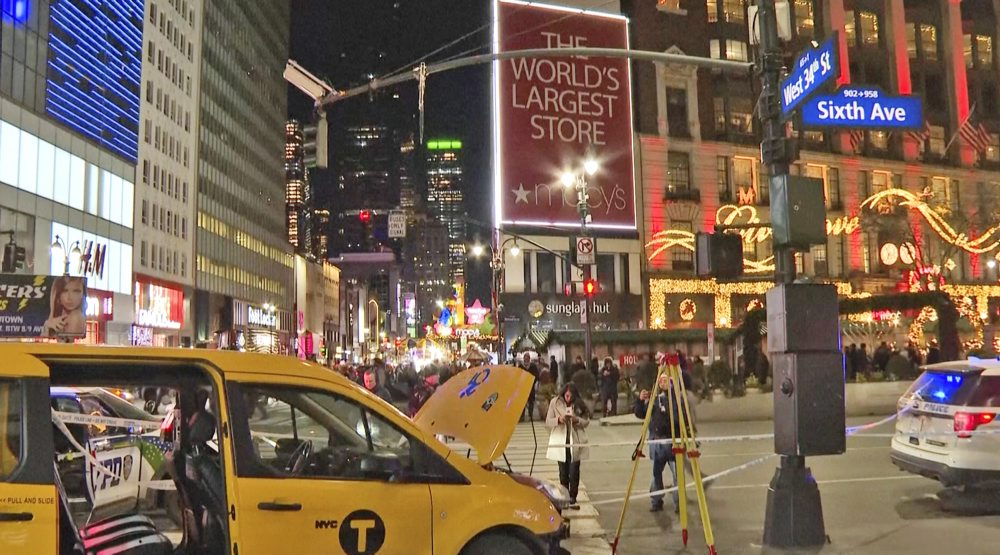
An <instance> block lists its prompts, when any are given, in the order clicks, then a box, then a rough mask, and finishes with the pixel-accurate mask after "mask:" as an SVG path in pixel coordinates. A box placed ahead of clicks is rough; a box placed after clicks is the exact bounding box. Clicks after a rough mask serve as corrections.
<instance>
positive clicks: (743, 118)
mask: <svg viewBox="0 0 1000 555" xmlns="http://www.w3.org/2000/svg"><path fill="white" fill-rule="evenodd" d="M729 125H730V129H731V130H732V131H733V132H734V133H741V134H744V135H753V100H751V99H750V98H748V97H730V98H729Z"/></svg>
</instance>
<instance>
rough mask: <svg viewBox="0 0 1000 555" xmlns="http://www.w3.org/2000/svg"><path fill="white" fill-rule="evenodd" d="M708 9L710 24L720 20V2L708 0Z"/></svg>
mask: <svg viewBox="0 0 1000 555" xmlns="http://www.w3.org/2000/svg"><path fill="white" fill-rule="evenodd" d="M707 2H708V3H707V5H706V7H707V8H708V22H709V23H715V22H716V21H718V20H719V1H718V0H707Z"/></svg>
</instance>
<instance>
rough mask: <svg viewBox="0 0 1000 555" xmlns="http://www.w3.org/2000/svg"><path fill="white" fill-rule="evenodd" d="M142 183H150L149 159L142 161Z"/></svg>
mask: <svg viewBox="0 0 1000 555" xmlns="http://www.w3.org/2000/svg"><path fill="white" fill-rule="evenodd" d="M147 142H148V141H147ZM142 184H143V185H149V160H143V161H142Z"/></svg>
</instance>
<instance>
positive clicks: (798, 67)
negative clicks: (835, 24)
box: [781, 33, 838, 118]
mask: <svg viewBox="0 0 1000 555" xmlns="http://www.w3.org/2000/svg"><path fill="white" fill-rule="evenodd" d="M836 38H837V35H836V33H834V35H833V36H832V37H830V38H828V39H826V42H824V43H823V44H821V45H820V46H819V48H814V49H809V50H806V51H805V52H803V53H802V55H801V56H799V59H798V60H796V62H795V65H794V66H793V67H792V71H791V72H790V73H789V74H788V77H786V78H785V80H784V81H782V82H781V115H782V116H784V117H786V118H787V117H788V115H789V114H790V113H791V112H792V110H794V109H795V108H796V106H798V105H799V104H801V103H802V101H804V100H805V99H807V98H809V95H811V94H812V93H814V92H816V91H817V90H819V88H820V87H822V86H823V85H825V84H826V82H827V81H829V80H830V79H832V78H833V77H835V76H836V75H837V73H838V70H837V41H836Z"/></svg>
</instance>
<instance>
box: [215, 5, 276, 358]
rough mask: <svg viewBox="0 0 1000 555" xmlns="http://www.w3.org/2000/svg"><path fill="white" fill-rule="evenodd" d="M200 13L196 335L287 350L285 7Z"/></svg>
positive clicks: (223, 7) (219, 7)
mask: <svg viewBox="0 0 1000 555" xmlns="http://www.w3.org/2000/svg"><path fill="white" fill-rule="evenodd" d="M203 18H204V24H203V26H202V31H201V35H200V39H201V44H202V51H203V56H202V61H201V66H200V67H201V69H200V71H201V86H200V95H199V100H200V105H199V114H198V119H199V143H198V156H197V161H198V201H197V202H198V215H197V227H198V232H197V235H196V241H197V258H196V265H195V271H196V284H197V293H196V295H197V299H196V303H195V307H196V313H197V314H196V326H197V329H196V333H197V336H198V340H199V341H205V342H209V343H213V342H214V343H215V344H216V345H218V346H219V347H227V348H240V343H241V342H242V343H243V345H244V347H243V348H246V341H248V338H252V337H258V336H259V337H260V338H262V340H266V342H267V345H264V344H262V343H260V342H258V343H257V344H256V345H255V348H257V349H263V350H271V351H273V352H288V351H289V350H290V346H291V336H292V332H293V329H292V324H293V322H292V320H293V314H292V304H293V302H294V299H293V297H294V295H293V291H292V289H293V278H294V263H293V254H292V247H291V245H289V243H288V238H287V232H286V226H285V210H284V207H285V173H284V164H283V160H282V157H281V154H280V153H281V152H282V151H283V150H284V146H285V121H286V119H287V100H288V91H287V84H286V83H285V81H284V79H283V78H282V72H283V70H284V67H285V63H286V61H287V59H288V44H289V21H290V6H289V4H288V3H287V2H243V1H238V0H205V2H204V16H203ZM262 310H263V312H262ZM265 313H267V314H265ZM262 314H265V316H266V317H262V316H261V315H262ZM271 314H273V317H271ZM258 329H265V331H267V333H264V334H261V333H256V331H254V330H258ZM217 331H221V332H222V333H216V332H217Z"/></svg>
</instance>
